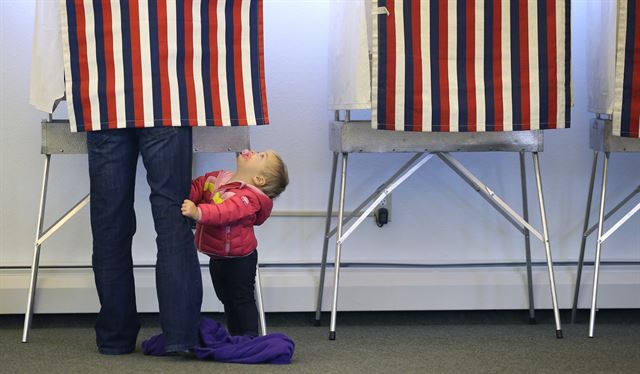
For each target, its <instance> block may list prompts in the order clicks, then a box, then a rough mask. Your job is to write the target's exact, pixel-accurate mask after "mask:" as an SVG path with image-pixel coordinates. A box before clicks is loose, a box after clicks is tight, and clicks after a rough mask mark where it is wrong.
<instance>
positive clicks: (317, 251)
mask: <svg viewBox="0 0 640 374" xmlns="http://www.w3.org/2000/svg"><path fill="white" fill-rule="evenodd" d="M33 15H34V3H33V1H17V0H16V1H7V0H4V1H1V2H0V17H2V18H1V20H0V28H1V30H0V31H1V32H0V38H1V44H0V46H1V47H2V52H0V64H1V65H0V74H1V75H0V77H1V84H0V105H1V113H0V129H1V130H0V131H1V136H0V158H1V163H0V173H1V174H0V199H1V200H0V201H1V206H0V209H1V211H0V220H1V221H0V266H1V267H3V268H0V313H20V312H22V311H23V310H24V305H25V302H26V288H27V287H28V269H25V267H27V266H29V265H30V263H31V258H32V251H33V240H34V233H35V228H36V217H37V211H38V195H39V190H40V185H41V178H42V166H43V157H42V156H41V155H40V154H39V147H40V127H39V122H40V119H41V118H43V117H44V114H43V113H40V112H38V111H36V110H35V109H33V108H32V107H30V106H29V104H28V86H29V69H30V63H31V41H32V29H33ZM264 18H265V53H266V56H265V64H266V75H267V77H266V78H267V99H268V103H269V114H270V118H271V125H270V126H268V127H265V128H257V129H253V130H252V143H253V147H254V148H256V149H262V148H267V147H268V148H274V149H276V150H278V151H279V152H280V153H281V155H282V156H283V158H284V159H285V161H286V162H287V164H288V166H289V172H290V177H291V184H290V186H289V188H288V189H287V191H286V192H285V193H284V194H283V195H282V196H281V197H280V198H279V199H278V200H277V201H276V204H275V209H276V210H317V211H321V210H324V209H325V206H326V199H327V188H328V179H329V176H330V159H331V153H330V152H329V150H328V146H327V140H326V139H327V128H328V120H329V119H330V118H332V114H331V113H329V112H328V111H327V110H326V108H327V86H328V85H327V79H328V77H327V66H328V61H327V42H328V24H329V2H328V1H295V0H286V1H285V0H268V1H265V4H264ZM588 22H589V15H588V14H587V13H586V7H585V5H584V3H583V2H581V1H574V2H573V35H574V39H573V41H572V56H573V78H574V81H573V82H574V97H575V107H574V109H573V111H572V118H573V122H572V128H571V129H568V130H558V131H549V132H547V133H546V134H545V135H546V137H545V138H546V144H545V152H544V153H543V154H542V155H541V162H542V173H543V178H544V179H543V180H544V192H545V197H546V201H547V217H548V221H549V225H550V237H551V245H552V251H553V256H554V260H555V261H561V262H566V261H569V262H572V261H576V260H577V255H578V246H579V241H580V236H581V233H580V231H581V228H582V218H583V215H584V206H585V201H586V200H585V199H586V194H587V183H588V178H589V171H590V167H591V157H592V152H591V151H590V150H589V148H588V124H589V119H590V118H591V117H592V115H591V114H589V113H587V111H586V71H585V68H586V64H585V56H586V48H587V47H588V44H587V41H586V40H585V38H584V35H585V30H586V26H587V25H588ZM455 156H456V157H457V158H458V159H459V160H461V161H462V162H463V163H464V164H465V165H466V166H467V167H468V168H469V169H470V170H471V171H473V172H474V173H476V175H477V176H479V177H480V178H481V179H483V180H484V181H485V182H486V183H487V184H488V185H489V186H490V187H491V188H492V189H493V190H494V191H495V192H496V193H497V194H499V195H500V196H501V197H503V199H504V200H505V201H507V202H509V203H511V204H512V205H513V206H514V208H516V210H518V211H520V206H521V203H520V187H519V180H520V179H519V172H518V156H517V155H516V154H458V155H455ZM408 157H409V155H358V154H356V155H352V156H351V157H350V166H349V179H348V191H347V206H348V208H349V207H350V208H353V207H355V206H356V205H357V203H359V201H358V200H359V199H360V198H361V197H364V195H365V194H368V192H370V191H372V190H373V189H374V188H375V187H377V184H378V183H379V182H381V181H382V180H383V179H384V178H386V177H387V176H388V175H390V174H391V173H392V172H393V171H394V170H395V168H396V167H398V166H399V165H401V164H402V163H403V162H404V160H406V159H407V158H408ZM638 157H640V155H637V154H636V155H631V154H630V155H621V154H614V155H613V156H612V157H611V163H610V164H611V169H610V184H609V186H610V187H609V194H608V198H609V199H610V200H609V201H614V200H619V199H620V198H622V197H623V196H625V195H626V194H627V193H628V192H629V191H631V189H632V188H635V187H636V186H637V185H638V183H639V182H640V176H639V174H640V173H638V172H637V170H638ZM527 162H528V165H529V167H531V160H530V157H527ZM231 166H232V158H231V156H229V155H218V156H216V155H207V156H203V155H200V156H198V159H197V171H198V172H204V171H205V170H210V169H217V168H223V167H231ZM136 188H137V192H136V211H137V214H138V217H139V220H138V222H139V225H138V232H137V234H136V236H135V240H134V249H133V252H134V261H135V263H138V264H150V263H153V262H154V259H155V242H154V239H155V233H154V232H153V226H152V221H151V214H150V207H149V203H148V192H149V191H148V187H147V186H146V182H145V171H144V168H143V167H142V164H140V168H139V171H138V180H137V187H136ZM529 188H530V189H529V191H530V193H529V195H530V199H529V200H530V211H531V215H532V217H533V223H534V225H535V226H536V227H539V226H540V224H539V221H540V220H539V214H538V210H537V209H538V208H537V203H536V195H535V184H534V181H533V179H532V178H531V177H530V178H529ZM87 189H88V176H87V161H86V156H55V157H54V158H53V162H52V166H51V177H50V182H49V191H50V193H49V198H48V204H47V219H46V222H45V226H47V225H49V224H50V223H52V222H53V221H54V220H55V218H57V216H59V215H60V214H62V213H63V212H65V211H66V210H67V209H68V208H69V207H70V205H72V204H73V203H75V202H76V201H77V200H79V199H80V198H81V197H82V196H83V195H84V194H85V193H86V192H87ZM638 200H639V199H638V198H636V199H635V200H634V203H637V202H638ZM618 216H619V215H618ZM592 217H595V212H592ZM392 219H393V221H392V222H391V223H390V224H389V225H387V226H385V227H384V228H382V229H380V228H378V227H376V226H375V224H374V223H373V222H372V221H367V222H366V223H365V224H364V225H363V226H362V228H361V229H359V230H358V231H356V233H355V234H354V235H353V236H352V237H351V238H349V240H348V241H347V243H346V244H345V246H344V251H343V261H346V262H385V263H389V262H400V263H420V264H456V263H482V262H489V263H497V262H519V261H523V259H524V250H523V240H522V238H521V236H520V234H519V233H518V232H517V231H516V230H515V229H514V228H513V227H511V226H510V225H509V224H508V223H506V221H505V220H504V218H503V217H502V216H501V215H500V214H498V213H497V212H495V211H494V210H493V209H492V208H491V207H490V206H489V205H488V204H487V203H486V202H485V201H484V200H483V199H481V198H480V197H479V196H478V195H477V194H476V193H475V192H473V190H471V189H470V188H469V187H468V186H467V185H466V184H465V183H463V182H462V181H461V180H460V179H459V177H458V176H456V175H455V174H453V173H452V172H451V171H450V170H449V169H447V168H446V167H445V166H444V165H443V164H442V163H441V162H439V161H435V160H434V161H432V162H429V163H428V164H427V165H426V167H424V168H423V169H422V170H420V171H418V172H417V173H416V174H415V175H414V176H413V177H412V178H411V179H410V180H408V181H407V182H406V183H405V184H404V185H402V186H400V187H399V188H398V189H397V190H396V192H394V196H393V211H392ZM639 226H640V216H636V217H634V218H633V219H631V220H630V221H629V222H628V223H627V224H626V225H625V226H624V227H622V228H621V229H620V230H619V232H617V233H616V234H615V235H614V236H613V237H612V238H611V239H609V240H608V241H607V243H606V245H605V247H604V254H603V260H605V261H636V262H638V261H640V230H638V227H639ZM323 229H324V220H323V219H322V218H284V217H282V218H281V217H274V218H271V219H270V220H269V221H268V222H267V224H265V225H264V226H263V227H260V228H259V229H258V235H259V240H260V256H261V262H262V263H278V264H279V263H318V262H319V260H320V255H321V249H322V235H323ZM587 248H588V252H587V259H593V252H594V248H595V245H594V242H593V239H591V240H589V242H588V247H587ZM331 250H333V246H331ZM533 258H534V261H544V252H543V249H542V246H541V245H540V243H537V242H534V243H533ZM90 259H91V235H90V227H89V216H88V210H84V211H82V212H81V213H80V214H78V216H76V217H75V218H73V219H72V220H71V221H70V222H69V223H68V224H67V226H65V227H64V228H63V229H62V230H61V231H60V232H59V233H57V234H56V235H55V236H54V237H52V238H51V239H50V240H49V241H48V242H47V243H46V244H45V245H44V247H43V251H42V256H41V264H42V265H87V264H90ZM204 261H205V258H204V257H203V262H204ZM8 267H14V268H8ZM556 270H557V276H558V291H559V298H560V303H561V306H563V307H567V306H569V305H570V302H571V300H570V297H571V296H570V295H571V290H572V287H573V277H574V270H575V268H574V266H557V267H556ZM639 270H640V269H639V268H638V266H635V265H633V266H615V267H611V266H610V267H604V268H603V275H602V278H601V282H602V284H603V288H602V290H603V292H602V295H603V296H602V297H601V298H600V305H601V307H640V301H639V300H640V298H638V297H636V296H637V295H638V294H639V292H640V271H639ZM329 275H330V274H329ZM534 275H535V279H534V283H535V291H536V299H537V302H538V303H539V305H540V306H542V307H548V306H549V293H548V279H547V278H546V273H545V271H544V267H536V268H535V273H534ZM136 277H137V282H138V283H137V284H138V303H139V309H140V310H141V311H153V310H156V308H157V306H156V302H155V295H154V287H153V272H152V271H149V270H146V269H140V270H138V271H137V272H136ZM263 277H264V280H263V282H264V287H265V299H266V300H265V302H266V306H267V309H268V310H310V309H312V308H313V302H314V295H313V292H314V291H313V287H314V285H315V284H317V271H316V270H314V269H309V268H305V267H292V268H287V269H280V268H267V269H264V270H263ZM331 279H332V278H331V277H328V280H329V281H328V283H327V284H328V285H330V284H331ZM204 280H205V286H206V292H207V294H206V296H205V297H206V301H205V307H204V308H205V309H207V310H211V309H217V308H219V305H218V304H217V302H216V301H215V300H214V299H215V297H214V296H213V293H212V290H211V285H210V283H209V277H208V275H206V272H205V278H204ZM523 280H524V272H523V271H522V269H517V268H512V267H502V268H491V267H475V268H473V269H469V268H465V267H454V268H447V269H411V270H406V269H397V268H395V269H394V268H388V269H384V268H381V269H379V268H375V269H371V268H368V269H348V268H347V269H345V271H344V273H343V276H342V277H341V282H342V285H343V286H344V292H343V294H342V297H341V304H340V305H341V308H343V309H394V308H396V309H422V308H424V309H474V308H487V309H494V308H512V309H513V308H525V307H526V295H525V294H524V291H525V288H524V283H523ZM590 283H591V272H590V271H587V272H586V273H585V281H584V283H583V284H584V285H585V286H588V285H589V284H590ZM39 287H40V293H39V296H40V298H39V300H38V302H37V304H36V309H37V311H39V312H74V311H80V312H92V311H96V310H97V298H96V295H95V290H94V288H93V284H92V275H91V271H90V270H87V269H74V270H43V271H41V273H40V280H39ZM583 289H584V290H585V291H584V292H583V296H584V298H582V299H581V302H582V304H583V305H585V306H586V305H587V303H586V301H587V298H588V294H589V292H588V291H587V290H586V289H587V287H585V288H583ZM416 293H419V294H420V295H421V297H418V298H416V297H415V294H416ZM327 295H328V294H327ZM326 299H329V297H326ZM325 301H326V300H325ZM325 305H328V304H325Z"/></svg>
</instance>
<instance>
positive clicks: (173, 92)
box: [161, 0, 180, 126]
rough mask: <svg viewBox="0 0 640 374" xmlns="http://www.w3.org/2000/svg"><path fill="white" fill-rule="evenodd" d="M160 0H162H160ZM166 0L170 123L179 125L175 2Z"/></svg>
mask: <svg viewBox="0 0 640 374" xmlns="http://www.w3.org/2000/svg"><path fill="white" fill-rule="evenodd" d="M161 1H162V0H161ZM166 1H167V71H168V72H169V96H170V97H171V125H172V126H180V91H179V89H178V67H177V66H176V57H177V56H178V42H177V38H178V30H177V28H176V25H177V23H176V2H175V1H172V0H166Z"/></svg>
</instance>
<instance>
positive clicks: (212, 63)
mask: <svg viewBox="0 0 640 374" xmlns="http://www.w3.org/2000/svg"><path fill="white" fill-rule="evenodd" d="M209 78H210V81H211V107H212V109H213V125H214V126H222V113H221V109H220V83H219V82H218V9H217V5H216V4H215V3H209Z"/></svg>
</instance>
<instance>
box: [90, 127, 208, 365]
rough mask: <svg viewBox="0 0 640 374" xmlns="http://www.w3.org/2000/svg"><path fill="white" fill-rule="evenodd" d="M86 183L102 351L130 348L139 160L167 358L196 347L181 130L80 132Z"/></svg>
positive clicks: (195, 285)
mask: <svg viewBox="0 0 640 374" xmlns="http://www.w3.org/2000/svg"><path fill="white" fill-rule="evenodd" d="M87 147H88V151H89V178H90V185H91V187H90V188H91V231H92V233H93V258H92V262H93V271H94V276H95V282H96V288H97V290H98V297H99V299H100V305H101V308H100V313H99V314H98V318H97V320H96V324H95V330H96V343H97V345H98V349H99V351H100V352H101V353H105V354H123V353H129V352H132V351H133V350H134V349H135V345H136V338H137V335H138V331H139V330H140V322H139V320H138V316H137V309H136V298H135V284H134V278H133V260H132V257H131V242H132V239H133V234H134V233H135V231H136V215H135V212H134V210H133V200H134V195H135V193H134V186H135V178H136V165H137V161H138V154H141V155H142V160H143V162H144V166H145V168H146V169H147V181H148V183H149V186H150V187H151V195H150V197H149V200H150V201H151V210H152V213H153V222H154V226H155V230H156V234H157V237H156V244H157V247H158V253H157V260H156V288H157V291H158V304H159V308H160V324H161V327H162V331H163V333H164V336H165V342H166V346H165V350H166V351H167V352H173V351H183V350H186V349H189V348H192V347H194V346H195V345H197V342H198V324H199V318H200V307H201V304H202V279H201V273H200V265H199V262H198V257H197V253H196V249H195V245H194V242H193V233H192V231H191V227H190V223H189V221H188V220H187V219H186V218H185V217H183V216H182V214H181V213H180V206H181V204H182V201H183V200H184V199H187V198H188V197H189V192H190V189H191V159H192V153H191V152H192V138H191V129H190V128H188V127H166V128H162V127H160V128H148V129H119V130H105V131H97V132H89V133H87Z"/></svg>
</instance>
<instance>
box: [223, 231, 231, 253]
mask: <svg viewBox="0 0 640 374" xmlns="http://www.w3.org/2000/svg"><path fill="white" fill-rule="evenodd" d="M224 232H225V235H224V253H226V254H229V252H230V251H231V238H230V237H231V234H230V233H231V226H226V227H225V228H224Z"/></svg>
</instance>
